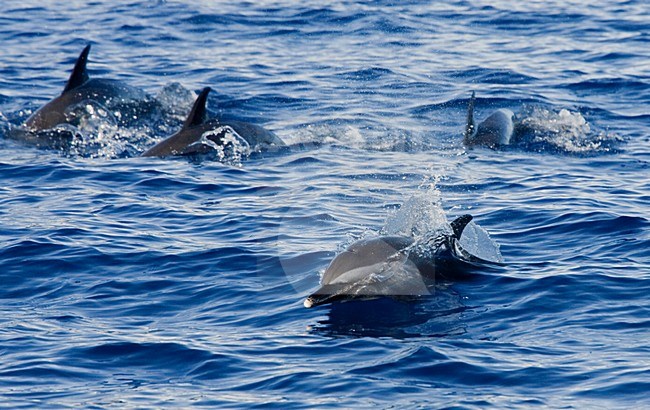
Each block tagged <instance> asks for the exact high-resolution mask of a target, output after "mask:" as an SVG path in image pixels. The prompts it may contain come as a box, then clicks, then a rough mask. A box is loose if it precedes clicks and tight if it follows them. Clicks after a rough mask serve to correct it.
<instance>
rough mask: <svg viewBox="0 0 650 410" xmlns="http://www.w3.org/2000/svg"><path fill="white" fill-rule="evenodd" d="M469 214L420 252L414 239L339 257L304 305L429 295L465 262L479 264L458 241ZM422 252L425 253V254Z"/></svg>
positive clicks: (389, 240)
mask: <svg viewBox="0 0 650 410" xmlns="http://www.w3.org/2000/svg"><path fill="white" fill-rule="evenodd" d="M471 220H472V216H471V215H463V216H461V217H459V218H457V219H455V220H454V221H452V222H451V228H452V233H444V234H439V235H437V236H435V237H433V238H429V239H428V240H427V241H426V242H425V243H424V244H422V245H423V246H422V247H423V248H424V249H418V248H417V247H416V245H418V244H416V242H415V240H414V239H413V238H409V237H405V236H382V237H378V238H370V239H362V240H360V241H357V242H355V243H353V244H352V245H350V246H349V247H348V248H347V249H346V250H345V251H343V252H341V253H340V254H338V255H337V256H336V257H335V258H334V259H333V260H332V262H331V263H330V264H329V266H328V267H327V269H325V273H324V274H323V277H322V279H321V287H320V288H319V289H318V290H317V291H316V292H314V293H312V294H311V295H310V296H309V297H307V299H305V301H304V306H305V307H306V308H311V307H313V306H318V305H322V304H325V303H330V302H333V301H338V300H350V299H357V298H373V297H378V296H421V295H429V294H430V292H429V290H428V285H430V284H432V283H433V281H434V280H435V279H436V278H449V277H451V276H452V275H453V274H454V270H455V269H456V268H458V264H459V263H460V264H462V263H463V262H470V263H471V262H479V261H481V260H480V259H478V258H476V257H473V256H472V255H470V254H469V253H467V252H466V251H464V250H463V249H462V248H461V247H460V245H459V244H458V241H459V240H460V237H461V235H462V233H463V230H464V229H465V227H466V226H467V224H468V223H469V222H470V221H471ZM421 251H424V252H421Z"/></svg>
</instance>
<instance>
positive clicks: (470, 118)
mask: <svg viewBox="0 0 650 410" xmlns="http://www.w3.org/2000/svg"><path fill="white" fill-rule="evenodd" d="M475 101H476V96H475V94H474V92H472V98H470V100H469V105H468V107H467V126H466V127H465V134H464V139H463V143H464V144H465V145H467V146H474V145H484V146H487V147H490V148H497V147H499V146H502V145H508V144H509V143H510V138H511V137H512V133H513V131H514V124H513V117H514V115H515V114H514V113H513V112H512V111H510V110H508V109H506V108H501V109H498V110H496V111H495V112H493V113H492V114H491V115H490V116H489V117H487V118H486V119H485V120H483V121H482V122H481V123H479V124H478V126H477V125H475V123H474V103H475Z"/></svg>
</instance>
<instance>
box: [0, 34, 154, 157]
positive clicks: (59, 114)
mask: <svg viewBox="0 0 650 410" xmlns="http://www.w3.org/2000/svg"><path fill="white" fill-rule="evenodd" d="M89 52H90V44H89V45H87V46H86V47H85V48H84V49H83V51H82V52H81V54H80V55H79V58H78V59H77V62H76V63H75V66H74V69H73V70H72V73H71V74H70V78H68V82H67V84H66V86H65V88H64V89H63V92H62V93H61V95H59V96H58V97H56V98H54V99H53V100H51V101H50V102H48V103H47V104H45V105H44V106H42V107H41V108H39V109H38V110H37V111H36V112H34V113H33V114H32V115H31V116H30V117H29V118H27V120H26V121H25V123H24V124H23V125H22V126H21V127H18V128H14V129H12V130H11V132H10V133H8V135H9V136H10V137H12V138H14V139H19V140H23V141H25V142H28V143H32V144H34V145H37V146H39V147H43V148H65V147H67V145H68V144H69V143H70V142H71V140H72V139H73V137H74V133H73V132H72V131H70V129H69V128H66V127H65V126H63V127H58V126H60V125H62V124H70V125H76V124H75V121H77V120H78V118H77V114H75V109H77V108H79V107H80V106H85V105H92V106H93V107H97V106H98V105H99V108H105V109H107V110H110V113H109V114H110V115H113V116H114V117H115V118H116V120H119V122H120V123H128V121H129V120H130V119H133V117H136V118H137V117H138V114H139V112H138V111H141V110H143V109H144V107H143V106H142V102H145V101H146V100H147V99H148V98H149V97H148V95H147V94H146V93H145V92H144V91H142V90H140V89H138V88H135V87H131V86H129V85H127V84H125V83H123V82H121V81H118V80H108V79H101V78H90V76H89V75H88V72H87V71H86V63H87V62H88V53H89ZM82 108H84V107H82ZM129 117H131V118H129Z"/></svg>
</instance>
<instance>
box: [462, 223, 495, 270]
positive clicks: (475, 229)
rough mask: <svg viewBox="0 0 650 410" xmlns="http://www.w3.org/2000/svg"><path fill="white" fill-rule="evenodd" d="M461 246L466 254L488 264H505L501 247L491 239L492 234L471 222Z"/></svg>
mask: <svg viewBox="0 0 650 410" xmlns="http://www.w3.org/2000/svg"><path fill="white" fill-rule="evenodd" d="M459 243H460V246H461V247H462V248H463V250H465V251H466V252H468V253H470V254H471V255H473V256H476V257H478V258H480V259H483V260H485V261H488V262H494V263H503V262H504V260H503V255H501V250H500V246H499V244H498V243H496V242H495V241H494V240H492V238H491V237H490V234H489V233H488V232H487V231H486V230H485V229H483V227H481V226H479V225H477V224H476V223H475V222H474V221H472V222H470V223H469V224H468V225H467V226H466V227H465V230H464V231H463V234H462V235H461V237H460V241H459Z"/></svg>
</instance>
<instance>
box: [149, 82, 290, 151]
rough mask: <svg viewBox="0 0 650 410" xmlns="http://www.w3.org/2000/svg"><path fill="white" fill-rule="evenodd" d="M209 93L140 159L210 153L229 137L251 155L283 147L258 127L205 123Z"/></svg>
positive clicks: (275, 137) (218, 121)
mask: <svg viewBox="0 0 650 410" xmlns="http://www.w3.org/2000/svg"><path fill="white" fill-rule="evenodd" d="M210 91H211V88H210V87H205V88H204V89H203V90H202V91H201V93H200V94H199V96H198V97H197V98H196V101H195V102H194V106H193V107H192V110H191V111H190V114H189V115H188V116H187V119H186V120H185V123H184V124H183V126H182V128H181V129H180V130H179V131H178V132H177V133H175V134H174V135H172V136H171V137H169V138H167V139H165V140H163V141H161V142H159V143H158V144H156V145H154V146H153V147H151V148H150V149H148V150H147V151H145V152H144V153H142V156H143V157H165V156H170V155H189V154H205V153H208V152H210V151H211V150H213V149H214V148H215V146H223V145H224V144H226V143H227V141H226V136H227V135H228V134H229V133H230V134H231V135H234V136H235V137H236V138H237V139H238V140H239V142H240V143H243V144H244V145H246V146H248V148H250V149H251V150H253V151H255V150H268V149H271V148H273V147H283V146H284V145H285V144H284V142H283V141H282V140H281V139H280V138H278V137H277V136H276V135H275V134H273V133H272V132H270V131H267V130H266V129H264V128H262V127H260V126H258V125H255V124H250V123H247V122H242V121H230V120H228V121H221V120H219V119H217V118H211V119H208V118H207V110H206V103H207V100H208V94H209V93H210Z"/></svg>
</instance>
